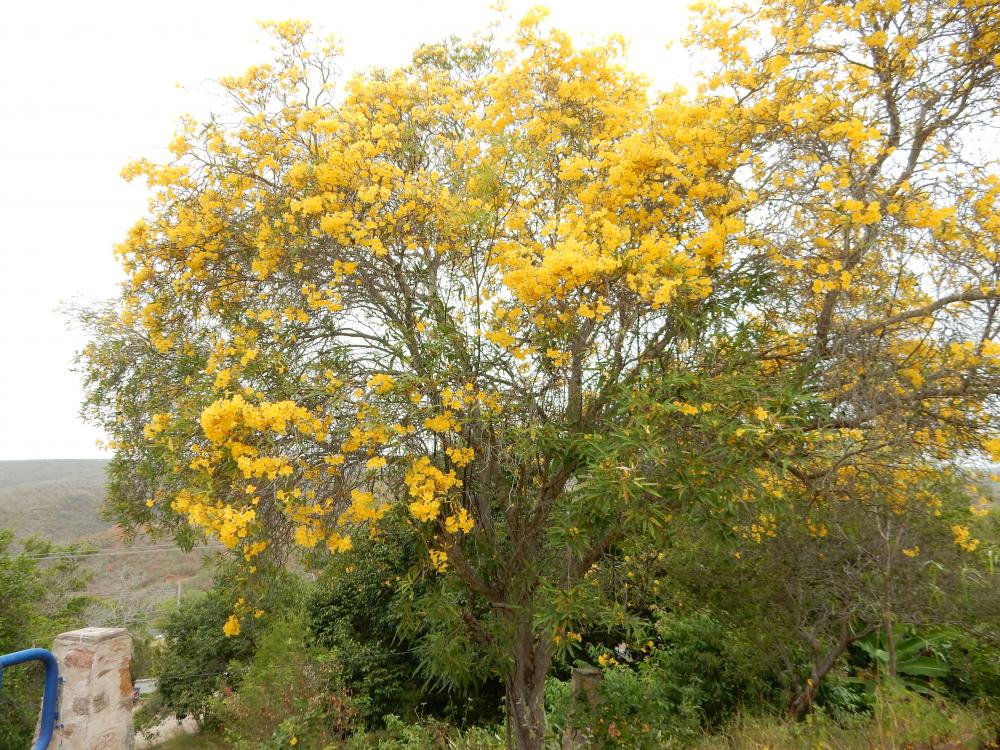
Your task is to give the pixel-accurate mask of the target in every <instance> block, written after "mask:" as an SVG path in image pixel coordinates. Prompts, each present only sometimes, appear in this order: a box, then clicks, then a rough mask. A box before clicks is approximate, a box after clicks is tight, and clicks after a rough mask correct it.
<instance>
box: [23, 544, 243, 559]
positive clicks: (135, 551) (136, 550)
mask: <svg viewBox="0 0 1000 750" xmlns="http://www.w3.org/2000/svg"><path fill="white" fill-rule="evenodd" d="M217 549H226V546H225V545H223V544H214V545H206V546H204V547H194V548H192V549H191V551H190V552H186V551H185V550H183V549H181V548H180V547H177V546H175V545H172V544H171V545H160V546H153V547H133V548H130V549H116V550H96V551H94V552H55V553H52V554H50V555H27V556H25V559H27V560H74V559H83V558H88V557H116V556H118V555H144V554H147V553H155V552H180V553H183V554H191V553H192V552H196V551H202V550H217Z"/></svg>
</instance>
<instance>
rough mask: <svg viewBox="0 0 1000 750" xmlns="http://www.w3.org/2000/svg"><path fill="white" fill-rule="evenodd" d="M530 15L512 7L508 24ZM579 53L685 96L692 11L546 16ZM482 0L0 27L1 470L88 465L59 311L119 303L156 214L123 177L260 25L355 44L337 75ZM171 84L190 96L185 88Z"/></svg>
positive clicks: (225, 70)
mask: <svg viewBox="0 0 1000 750" xmlns="http://www.w3.org/2000/svg"><path fill="white" fill-rule="evenodd" d="M535 4H538V3H536V2H522V1H520V0H513V1H511V2H508V3H507V7H508V10H509V12H510V13H511V14H512V15H514V16H515V17H519V16H520V15H522V14H523V13H524V12H525V11H526V10H527V9H528V8H530V7H531V6H532V5H535ZM541 4H543V5H546V6H548V7H549V8H551V10H552V16H551V20H552V22H553V23H554V24H555V25H557V26H559V27H561V28H564V29H566V30H568V31H571V32H573V33H574V34H576V35H578V36H580V37H581V38H582V37H587V36H604V35H606V34H608V33H612V32H620V33H622V34H624V35H625V36H626V37H627V38H628V39H630V41H631V62H632V64H633V67H634V68H636V69H637V70H639V71H642V72H644V73H646V74H648V75H649V76H651V77H652V78H653V80H654V81H655V82H656V84H657V85H658V86H659V87H663V88H665V87H668V86H670V85H672V84H673V83H676V82H687V81H688V80H689V77H688V70H687V69H688V65H687V61H686V58H685V54H684V52H683V50H681V49H673V50H669V51H668V50H667V49H665V45H666V43H667V42H668V41H669V40H676V39H678V38H679V37H680V35H681V34H682V33H683V32H684V29H685V27H686V24H687V12H686V9H685V8H686V5H687V0H659V1H656V0H615V1H614V2H610V3H609V2H607V0H601V1H600V2H598V1H596V0H549V2H543V3H541ZM493 17H494V14H493V13H492V11H491V10H490V2H489V0H424V1H423V2H415V1H414V0H391V1H390V0H368V2H357V1H356V0H351V2H345V1H344V0H283V1H282V2H278V1H277V0H270V1H268V0H241V1H238V2H237V1H235V0H197V1H196V0H161V1H160V2H155V1H154V2H136V1H135V0H131V2H104V1H102V0H96V1H94V2H79V1H78V0H76V1H74V2H67V1H63V2H35V3H31V2H19V3H10V4H8V5H6V7H5V9H4V10H3V11H2V13H0V169H2V170H3V175H2V176H0V460H5V459H28V458H89V457H99V456H101V455H102V453H101V452H100V450H99V449H98V448H97V446H96V441H97V440H98V438H100V437H101V435H100V433H99V432H98V431H97V430H95V429H94V428H92V427H90V426H88V425H85V424H84V423H83V422H81V421H80V420H79V418H78V417H77V413H78V410H79V403H80V397H81V388H80V382H79V379H78V378H77V376H76V375H75V374H74V373H72V372H71V371H70V367H71V363H72V359H73V355H74V353H75V352H76V351H77V350H78V349H80V348H81V347H82V345H83V343H84V340H83V337H82V335H81V334H80V333H79V332H76V331H72V330H67V321H66V318H65V316H63V315H62V314H60V313H59V312H58V308H59V307H60V306H61V305H64V304H67V303H70V302H73V301H81V300H101V299H105V298H108V297H111V296H113V295H114V294H115V292H116V285H117V283H118V281H119V278H120V271H119V269H118V267H117V265H116V264H115V262H114V259H113V255H112V245H114V244H115V243H116V242H118V241H119V240H120V239H121V237H122V236H123V234H124V232H125V230H126V229H127V228H128V227H129V226H130V225H131V224H132V223H133V222H134V221H135V220H136V219H138V218H139V217H140V216H141V215H142V213H143V210H144V208H145V200H146V199H145V194H144V187H143V186H141V185H139V184H133V185H127V184H125V183H124V182H123V181H122V180H121V179H120V178H119V176H118V173H119V171H120V170H121V168H122V166H123V165H124V164H125V163H126V162H127V161H129V160H130V159H133V158H136V157H139V156H147V157H150V158H154V159H155V158H162V154H163V153H164V147H165V145H166V144H167V143H168V142H169V140H170V136H171V134H172V133H173V130H174V125H175V123H176V121H177V118H178V117H179V116H180V115H181V114H183V113H185V112H191V113H193V114H195V115H204V114H205V113H206V112H207V111H208V109H209V108H210V107H211V86H210V82H211V81H212V80H213V79H215V78H218V77H219V76H222V75H230V74H236V73H240V72H242V71H243V70H244V69H245V68H246V67H247V66H249V65H251V64H254V63H257V62H262V61H264V60H266V58H267V53H268V44H267V42H266V41H264V40H263V36H262V34H261V32H260V31H259V29H258V27H257V24H256V21H257V20H264V19H285V18H302V19H308V20H311V21H313V22H314V23H316V24H318V25H319V26H320V27H321V28H322V29H323V30H324V31H327V32H332V33H334V34H336V35H338V36H339V37H341V38H342V39H343V41H344V47H345V53H346V54H345V59H344V63H343V66H344V70H345V73H348V72H350V71H352V70H357V69H361V68H366V67H369V66H372V65H379V66H385V65H394V64H399V63H402V62H405V61H406V60H407V59H408V57H409V54H410V52H411V51H412V49H413V48H414V47H415V46H416V45H418V44H420V43H423V42H430V41H436V40H438V39H441V38H443V37H445V36H448V35H451V34H459V35H467V34H468V33H470V32H471V31H473V30H476V29H478V28H482V27H483V26H485V25H486V24H487V23H488V22H489V21H490V20H491V19H492V18H493ZM177 84H180V85H181V87H180V88H178V87H177Z"/></svg>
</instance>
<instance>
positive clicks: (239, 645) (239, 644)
mask: <svg viewBox="0 0 1000 750" xmlns="http://www.w3.org/2000/svg"><path fill="white" fill-rule="evenodd" d="M230 614H231V608H230V602H229V599H228V597H226V596H225V595H224V594H223V593H222V592H221V591H219V590H213V591H209V592H207V593H205V594H204V595H202V596H199V597H197V598H194V599H189V600H186V601H185V602H183V603H182V605H181V607H180V608H179V609H178V610H176V611H174V612H171V613H170V615H169V616H168V617H167V621H166V624H165V626H164V638H163V640H164V644H163V652H162V654H161V655H160V659H159V671H160V674H159V680H160V686H159V691H160V695H161V698H162V707H163V709H164V711H165V712H166V713H167V714H173V715H175V716H177V717H178V718H183V717H185V716H194V717H195V718H197V719H198V720H199V721H201V720H204V719H205V718H206V706H207V703H208V699H209V697H210V696H211V695H212V693H213V692H214V691H215V689H216V687H217V685H218V684H219V683H220V681H222V680H223V678H224V677H225V676H226V675H227V670H228V669H229V665H230V662H232V661H234V660H246V659H249V658H250V657H251V656H252V655H253V652H254V643H253V638H252V637H251V635H250V634H248V633H242V634H240V635H238V636H235V637H232V638H227V637H226V635H225V633H223V631H222V626H223V625H224V624H225V622H226V620H227V619H228V618H229V615H230ZM232 677H233V678H235V675H232Z"/></svg>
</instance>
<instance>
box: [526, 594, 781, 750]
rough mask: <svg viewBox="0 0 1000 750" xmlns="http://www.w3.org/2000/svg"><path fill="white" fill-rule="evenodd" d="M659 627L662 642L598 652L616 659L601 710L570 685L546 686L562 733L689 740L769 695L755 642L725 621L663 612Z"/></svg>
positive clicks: (630, 741)
mask: <svg viewBox="0 0 1000 750" xmlns="http://www.w3.org/2000/svg"><path fill="white" fill-rule="evenodd" d="M653 629H654V633H655V636H654V637H655V640H651V641H650V644H651V645H647V646H645V647H644V648H643V649H633V650H631V651H630V652H628V653H627V654H621V653H619V654H615V653H614V652H611V653H607V652H605V653H603V654H595V655H596V656H597V657H598V658H599V660H600V661H601V662H604V663H606V664H609V665H611V666H609V667H608V668H606V669H604V671H603V679H602V682H601V687H600V691H599V694H600V697H599V703H598V706H597V708H596V709H593V710H592V709H590V707H588V706H585V705H580V704H579V703H577V704H575V705H574V704H573V699H572V697H571V696H570V694H569V691H570V688H569V683H566V682H560V681H558V680H550V681H549V682H548V683H547V684H546V705H547V709H548V711H549V716H550V724H551V727H552V729H553V731H554V733H556V734H559V733H562V732H564V731H566V730H567V729H569V728H570V727H574V728H576V729H578V730H586V731H590V732H592V733H593V739H594V743H595V746H596V747H630V748H651V749H652V748H661V747H664V746H665V745H667V744H670V743H675V744H676V743H680V746H684V745H685V743H689V742H691V741H693V739H694V738H696V737H697V736H698V735H700V734H701V733H702V732H703V731H704V730H705V729H706V728H712V727H716V726H719V725H720V724H721V723H722V722H723V721H724V720H725V719H727V718H728V717H730V716H731V715H733V714H734V713H736V711H737V710H738V709H740V708H741V707H742V706H744V705H746V704H751V705H759V704H760V703H761V702H762V701H764V700H766V698H767V695H768V690H769V689H770V688H769V685H768V682H767V679H766V677H765V676H762V675H757V674H756V673H755V672H754V671H753V670H752V668H751V665H752V660H749V659H748V658H746V656H747V654H746V648H747V647H746V646H745V645H744V644H742V643H741V642H740V641H739V639H738V638H737V636H736V635H735V634H734V633H733V632H732V631H730V630H729V629H727V628H726V627H725V626H723V625H722V624H721V623H719V622H718V621H717V620H714V619H713V618H712V617H710V616H708V615H707V614H704V613H700V612H696V613H692V614H689V615H663V614H661V615H659V617H658V619H657V621H656V623H655V625H654V628H653ZM643 651H645V653H643Z"/></svg>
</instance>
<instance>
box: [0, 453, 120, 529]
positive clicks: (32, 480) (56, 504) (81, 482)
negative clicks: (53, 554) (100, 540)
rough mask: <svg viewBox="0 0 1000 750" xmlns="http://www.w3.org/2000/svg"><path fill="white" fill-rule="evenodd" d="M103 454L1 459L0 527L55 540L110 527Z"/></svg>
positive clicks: (105, 468) (105, 464)
mask: <svg viewBox="0 0 1000 750" xmlns="http://www.w3.org/2000/svg"><path fill="white" fill-rule="evenodd" d="M107 465H108V462H107V461H105V460H103V459H70V460H47V461H0V528H12V529H13V530H14V533H15V534H16V535H17V536H22V537H23V536H30V535H32V534H36V535H38V536H41V537H45V538H46V539H51V540H52V541H55V542H71V541H75V540H78V539H80V538H81V537H89V536H93V535H95V534H101V533H103V532H107V531H108V530H109V529H111V528H112V526H113V524H111V523H110V522H108V521H105V520H104V519H103V518H101V506H102V505H103V504H104V495H105V489H104V482H105V473H106V471H107Z"/></svg>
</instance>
